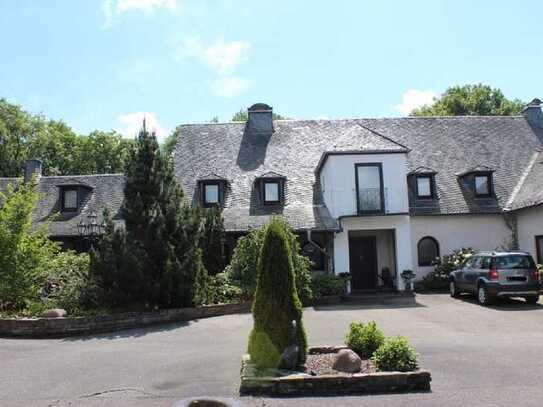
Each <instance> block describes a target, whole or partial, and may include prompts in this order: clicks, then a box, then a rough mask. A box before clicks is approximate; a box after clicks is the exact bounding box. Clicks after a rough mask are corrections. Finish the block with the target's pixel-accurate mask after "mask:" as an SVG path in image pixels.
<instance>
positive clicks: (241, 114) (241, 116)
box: [231, 109, 287, 122]
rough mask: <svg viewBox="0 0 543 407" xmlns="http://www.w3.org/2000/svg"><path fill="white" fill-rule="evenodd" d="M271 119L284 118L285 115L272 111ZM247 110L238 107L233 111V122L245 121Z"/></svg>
mask: <svg viewBox="0 0 543 407" xmlns="http://www.w3.org/2000/svg"><path fill="white" fill-rule="evenodd" d="M272 116H273V120H286V119H287V117H285V116H282V115H280V114H278V113H273V115H272ZM247 118H248V116H247V110H244V109H240V110H239V112H236V113H234V115H233V116H232V120H231V121H233V122H246V121H247Z"/></svg>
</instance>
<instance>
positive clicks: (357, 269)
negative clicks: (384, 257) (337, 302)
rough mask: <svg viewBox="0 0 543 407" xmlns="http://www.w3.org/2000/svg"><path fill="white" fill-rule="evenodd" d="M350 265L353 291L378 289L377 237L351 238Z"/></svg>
mask: <svg viewBox="0 0 543 407" xmlns="http://www.w3.org/2000/svg"><path fill="white" fill-rule="evenodd" d="M349 264H350V268H351V278H352V281H351V285H352V289H353V290H365V289H372V288H377V244H376V239H375V236H359V237H350V238H349Z"/></svg>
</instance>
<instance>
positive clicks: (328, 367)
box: [305, 353, 376, 376]
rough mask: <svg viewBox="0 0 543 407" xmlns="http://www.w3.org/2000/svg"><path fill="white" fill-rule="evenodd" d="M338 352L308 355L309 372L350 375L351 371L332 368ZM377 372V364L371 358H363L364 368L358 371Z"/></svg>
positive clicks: (307, 366) (306, 364)
mask: <svg viewBox="0 0 543 407" xmlns="http://www.w3.org/2000/svg"><path fill="white" fill-rule="evenodd" d="M335 356H336V353H322V354H318V355H307V360H306V362H305V368H306V370H307V372H313V373H315V374H316V375H325V374H328V375H344V376H349V375H351V373H345V372H340V371H338V370H335V369H333V368H332V366H333V365H334V360H335ZM373 372H376V369H375V366H374V365H373V363H372V362H371V360H369V359H368V360H365V359H362V369H361V370H360V372H358V373H373Z"/></svg>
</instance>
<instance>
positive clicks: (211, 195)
mask: <svg viewBox="0 0 543 407" xmlns="http://www.w3.org/2000/svg"><path fill="white" fill-rule="evenodd" d="M218 203H219V184H204V205H205V206H212V205H216V204H218Z"/></svg>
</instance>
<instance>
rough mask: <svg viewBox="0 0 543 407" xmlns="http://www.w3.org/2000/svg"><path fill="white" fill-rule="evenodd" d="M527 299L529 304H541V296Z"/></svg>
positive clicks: (532, 296)
mask: <svg viewBox="0 0 543 407" xmlns="http://www.w3.org/2000/svg"><path fill="white" fill-rule="evenodd" d="M525 299H526V302H527V303H528V304H537V303H538V302H539V295H529V296H527V297H526V298H525Z"/></svg>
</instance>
